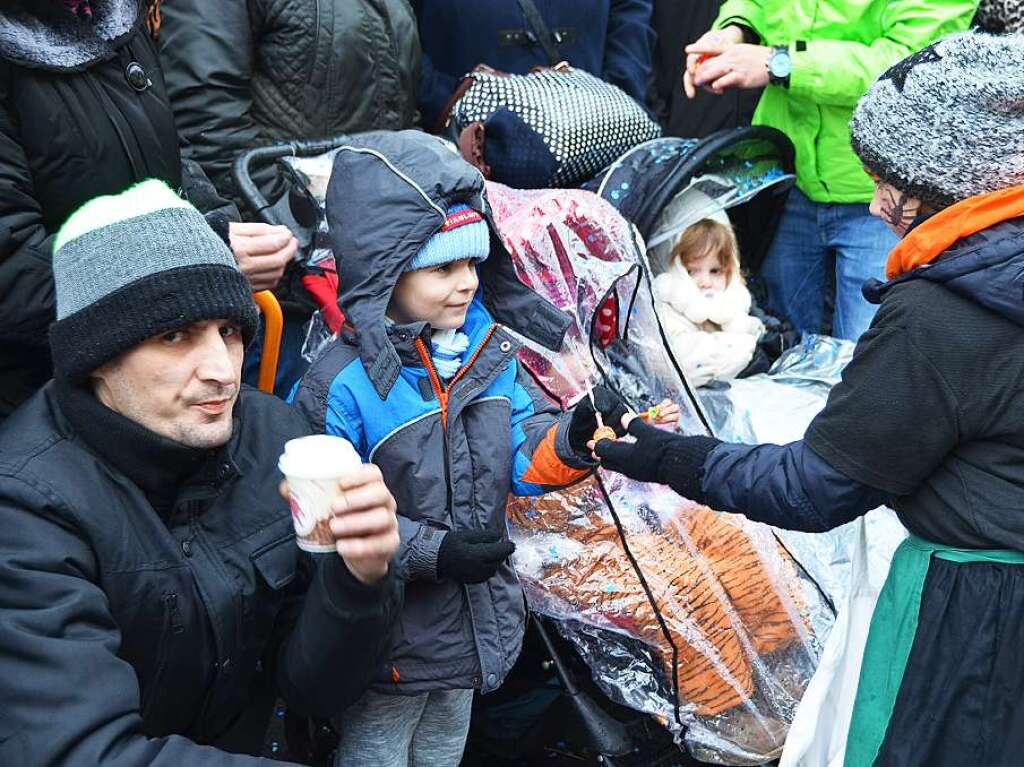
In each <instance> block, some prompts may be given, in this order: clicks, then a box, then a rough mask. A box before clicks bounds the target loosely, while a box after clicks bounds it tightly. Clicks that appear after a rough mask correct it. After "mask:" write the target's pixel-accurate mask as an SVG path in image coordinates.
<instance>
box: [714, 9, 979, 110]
mask: <svg viewBox="0 0 1024 767" xmlns="http://www.w3.org/2000/svg"><path fill="white" fill-rule="evenodd" d="M733 2H736V3H737V4H739V5H748V4H753V3H752V2H750V0H730V2H728V3H726V6H729V5H732V3H733ZM976 5H977V2H976V1H975V0H892V1H891V2H889V3H888V4H887V5H886V7H885V10H884V12H883V15H882V34H881V35H880V36H879V37H878V38H877V39H876V40H874V41H873V42H872V43H870V44H865V43H860V42H854V41H847V40H808V41H807V49H806V50H803V51H797V50H794V49H793V46H792V44H793V42H794V41H789V42H790V45H791V53H792V57H793V73H792V75H790V85H789V89H790V91H791V92H792V93H793V95H794V96H801V97H805V98H809V99H811V100H813V101H815V102H817V103H818V104H829V105H833V106H851V107H852V106H855V105H856V103H857V101H858V100H859V99H860V97H861V96H863V95H864V94H865V93H867V91H868V88H870V87H871V83H872V82H874V80H875V78H876V77H878V75H880V74H881V73H882V72H884V71H885V70H886V69H888V68H889V67H891V66H892V65H893V64H895V63H897V62H898V61H900V60H902V59H904V58H906V57H907V56H909V55H910V54H911V53H913V52H915V51H917V50H920V49H921V48H924V47H925V46H926V45H929V44H931V43H933V42H935V41H936V40H938V39H939V38H940V37H943V36H944V35H947V34H950V33H952V32H962V31H964V30H966V29H967V28H968V27H969V26H970V24H971V19H972V18H973V17H974V10H975V6H976ZM724 11H725V8H724V7H723V13H724Z"/></svg>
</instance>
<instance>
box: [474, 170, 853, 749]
mask: <svg viewBox="0 0 1024 767" xmlns="http://www.w3.org/2000/svg"><path fill="white" fill-rule="evenodd" d="M488 196H489V199H490V202H491V205H492V208H493V211H494V215H495V219H496V221H497V224H498V228H499V230H500V231H501V233H502V236H503V238H504V240H505V243H506V245H507V246H508V249H509V252H510V253H511V254H512V258H513V261H514V264H515V267H516V269H517V271H518V274H519V277H520V279H521V280H522V281H523V282H524V283H526V284H527V285H529V286H531V287H532V288H533V289H534V290H536V291H538V292H539V293H541V294H542V295H543V296H544V297H545V298H547V299H548V300H549V301H551V302H552V303H553V304H554V305H555V306H557V307H558V308H559V309H561V310H563V311H564V312H566V313H567V314H569V315H570V316H571V317H572V319H573V323H572V325H571V326H570V329H569V332H568V334H567V341H566V344H565V346H564V347H563V350H562V351H561V352H560V353H557V354H556V353H552V352H550V351H547V350H545V349H542V348H540V347H538V346H536V345H531V344H530V343H529V342H525V343H526V347H525V348H524V350H523V351H522V352H521V353H520V359H521V361H522V363H523V364H524V365H525V366H526V367H527V368H528V369H529V370H530V372H531V373H532V374H533V376H534V377H535V378H536V380H537V381H538V382H539V384H540V385H541V386H542V387H543V388H544V389H545V390H546V391H547V392H548V393H549V394H550V395H551V396H552V397H553V398H554V399H556V400H558V401H559V402H560V403H561V404H562V406H563V407H567V406H570V405H572V404H574V403H575V402H576V401H578V400H579V399H580V398H581V397H583V396H585V395H586V381H587V380H588V379H589V380H590V381H591V382H592V383H594V384H596V383H603V384H605V385H607V386H610V387H611V388H613V389H615V390H616V391H618V392H619V394H620V395H622V396H623V397H624V398H625V399H626V400H627V401H628V402H629V404H630V405H631V406H632V407H633V408H634V409H636V410H638V411H645V410H647V409H648V408H650V407H652V406H654V405H656V404H657V403H658V402H660V401H661V400H662V399H664V398H669V399H672V400H674V401H675V402H677V403H679V405H680V406H681V408H682V418H681V421H680V425H679V428H680V429H681V431H682V432H684V433H688V434H707V433H708V429H707V427H706V425H705V421H704V418H703V414H702V413H701V412H700V410H699V405H698V404H697V402H696V401H695V400H694V398H693V397H692V395H691V394H690V391H689V389H688V388H687V386H686V384H685V383H684V381H683V379H682V377H681V373H680V372H679V369H678V366H677V365H676V364H675V362H674V360H673V359H672V357H671V355H670V354H669V352H668V350H667V346H666V344H665V343H664V336H663V334H662V332H661V329H660V326H659V324H658V322H657V319H656V316H655V313H654V304H653V298H652V295H651V290H650V280H649V274H648V272H647V270H646V268H645V266H644V264H643V258H642V256H641V253H643V243H642V242H639V238H638V236H637V235H636V234H635V230H634V229H633V228H632V227H631V226H630V225H629V224H628V223H627V222H626V221H625V220H624V219H623V218H622V217H621V216H619V215H618V213H617V212H616V211H615V210H614V209H613V208H612V207H611V206H610V205H609V204H608V203H606V202H604V201H602V200H601V199H600V198H598V197H596V196H595V195H592V194H590V193H588V192H582V191H561V190H560V191H549V190H540V191H528V192H527V191H519V190H512V189H509V188H507V187H503V186H501V185H498V184H489V185H488ZM665 428H668V427H665ZM508 518H509V526H510V531H511V535H512V538H513V540H514V541H515V542H516V546H517V548H516V554H515V565H516V568H517V570H518V572H519V575H520V577H521V579H522V582H523V586H524V588H525V589H526V594H527V598H528V600H529V603H530V607H531V609H532V610H534V611H535V612H537V613H539V614H541V615H544V616H547V617H549V618H551V619H553V620H554V621H555V623H556V625H557V626H558V627H559V630H560V631H561V633H562V634H563V635H564V636H565V637H566V638H567V639H568V640H569V641H570V642H571V643H572V644H573V646H574V647H575V648H576V649H577V650H578V651H579V653H580V655H581V656H582V657H583V659H584V660H585V661H586V662H587V664H588V666H589V667H590V669H591V671H592V673H593V676H594V678H595V680H596V682H597V683H598V684H599V685H600V687H601V688H602V689H603V690H604V691H605V693H606V694H608V695H609V696H610V697H611V698H612V699H614V700H616V701H618V702H620V703H623V704H625V705H627V706H630V707H632V708H634V709H637V710H639V711H643V712H647V713H650V714H652V715H655V716H657V717H658V718H659V719H660V720H661V721H663V722H664V723H665V725H666V726H667V727H669V728H670V729H671V730H672V731H673V732H674V733H675V734H676V735H677V736H679V737H680V738H681V739H682V740H683V741H684V742H685V743H686V745H687V746H688V748H689V749H690V751H691V752H692V753H693V754H694V756H696V757H697V758H698V759H701V760H703V761H706V762H712V763H720V764H733V765H746V764H763V763H764V762H766V761H769V760H770V759H772V758H775V757H777V756H778V755H779V753H780V752H781V749H782V745H783V742H784V740H785V737H786V733H787V729H788V726H789V723H790V722H791V721H792V717H793V713H794V711H795V709H796V706H797V703H798V702H799V700H800V698H801V696H802V694H803V691H804V690H805V688H806V686H807V683H808V681H809V680H810V678H811V676H812V674H813V673H814V670H815V667H816V664H817V659H818V657H819V655H820V649H821V645H822V641H823V639H824V637H825V636H826V634H827V632H828V629H829V627H830V626H831V623H832V620H833V615H832V611H831V609H830V607H829V605H828V601H827V599H826V598H825V597H824V596H823V595H822V593H821V592H820V590H819V589H818V587H817V586H816V584H815V583H814V582H813V581H812V580H810V579H809V577H808V576H807V575H806V574H805V571H804V570H803V568H802V567H801V566H800V565H799V564H798V563H797V562H796V561H795V560H794V559H793V558H792V557H791V556H790V554H789V553H788V551H787V549H786V547H785V545H784V544H783V543H782V540H781V539H780V538H779V537H778V536H777V535H776V532H775V531H774V530H773V529H772V528H769V527H766V526H764V525H759V524H756V523H753V522H750V521H748V520H746V519H744V518H743V517H741V516H738V515H726V514H719V513H717V512H715V511H713V510H711V509H708V508H706V507H703V506H699V505H697V504H695V503H693V502H692V501H688V500H686V499H684V498H681V497H680V496H678V495H676V494H675V493H674V492H672V491H671V490H668V489H667V488H663V487H658V486H654V485H646V484H641V483H637V482H634V481H632V480H629V479H626V478H625V477H622V476H620V475H617V474H613V473H610V472H606V471H603V470H599V471H598V472H597V474H596V475H595V476H593V477H591V478H589V479H587V480H585V481H583V482H580V483H578V484H576V485H574V486H572V487H570V488H568V489H566V490H563V491H560V492H555V493H550V494H548V495H545V496H543V497H540V498H511V499H510V501H509V506H508ZM676 690H678V696H677V695H676V692H675V691H676ZM677 702H678V707H677V705H676V704H677Z"/></svg>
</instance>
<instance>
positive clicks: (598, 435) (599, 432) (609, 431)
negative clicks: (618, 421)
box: [594, 426, 616, 442]
mask: <svg viewBox="0 0 1024 767" xmlns="http://www.w3.org/2000/svg"><path fill="white" fill-rule="evenodd" d="M615 438H616V434H615V429H613V428H612V427H611V426H598V427H597V428H596V429H595V430H594V442H600V441H601V440H602V439H610V440H612V442H614V441H615Z"/></svg>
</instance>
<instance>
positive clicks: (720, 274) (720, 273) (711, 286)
mask: <svg viewBox="0 0 1024 767" xmlns="http://www.w3.org/2000/svg"><path fill="white" fill-rule="evenodd" d="M686 271H687V272H689V274H690V277H691V279H693V281H694V282H695V283H697V289H698V290H699V291H700V292H701V293H703V294H704V295H711V294H714V293H721V292H722V291H724V290H725V289H726V288H727V287H728V283H729V278H728V277H727V276H726V273H725V268H724V267H723V266H722V261H721V259H720V258H719V257H718V254H717V253H712V252H710V251H708V252H706V253H704V255H702V256H699V257H697V258H691V259H689V260H688V261H687V262H686Z"/></svg>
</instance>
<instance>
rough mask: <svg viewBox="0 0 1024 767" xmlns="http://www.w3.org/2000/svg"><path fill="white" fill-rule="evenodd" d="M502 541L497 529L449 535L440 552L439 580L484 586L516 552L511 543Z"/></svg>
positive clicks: (438, 554)
mask: <svg viewBox="0 0 1024 767" xmlns="http://www.w3.org/2000/svg"><path fill="white" fill-rule="evenodd" d="M501 538H502V537H501V534H500V533H498V532H495V531H494V530H467V531H466V532H464V533H456V532H450V533H446V534H445V536H444V540H443V541H441V548H440V549H438V551H437V577H438V578H450V579H452V580H453V581H458V582H459V583H483V582H484V581H486V580H487V579H488V578H490V577H491V576H492V575H494V574H495V573H496V572H497V571H498V568H499V567H500V566H501V563H502V562H504V561H505V560H506V559H508V558H509V557H510V556H512V552H513V551H515V550H516V545H515V544H514V543H512V541H503V540H502V539H501Z"/></svg>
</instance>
